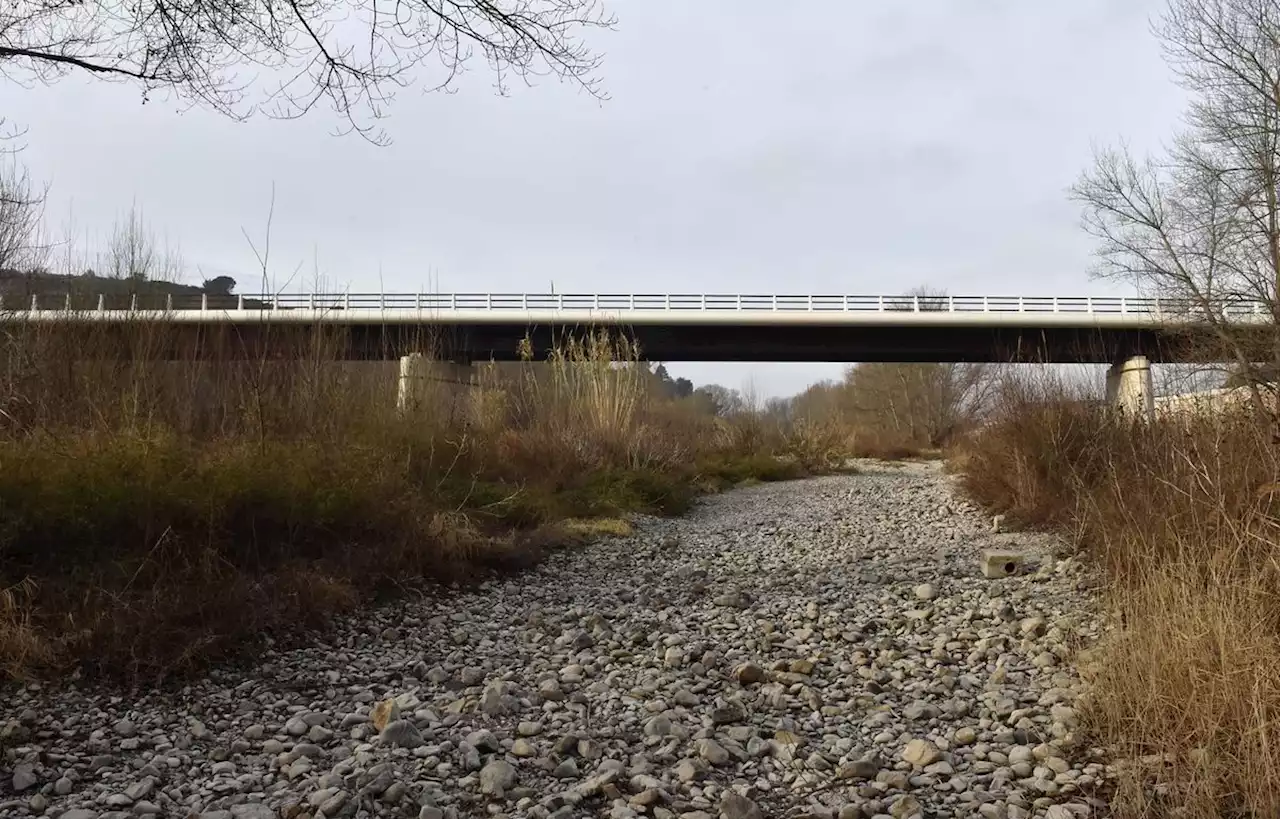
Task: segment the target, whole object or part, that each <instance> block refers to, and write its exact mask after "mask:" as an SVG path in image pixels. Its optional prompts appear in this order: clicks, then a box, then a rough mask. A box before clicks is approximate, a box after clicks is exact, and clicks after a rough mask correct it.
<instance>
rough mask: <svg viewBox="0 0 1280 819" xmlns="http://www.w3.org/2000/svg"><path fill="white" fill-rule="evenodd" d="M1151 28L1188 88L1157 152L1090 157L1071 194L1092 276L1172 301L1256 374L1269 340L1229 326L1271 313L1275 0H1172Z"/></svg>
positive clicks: (1279, 72) (1277, 276)
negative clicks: (1094, 244) (1173, 127)
mask: <svg viewBox="0 0 1280 819" xmlns="http://www.w3.org/2000/svg"><path fill="white" fill-rule="evenodd" d="M1153 28H1154V33H1155V35H1156V36H1157V37H1158V38H1159V40H1160V41H1161V43H1162V46H1163V50H1164V54H1165V57H1166V60H1167V62H1168V63H1169V65H1170V67H1171V68H1172V70H1173V71H1174V73H1175V75H1176V76H1177V78H1178V80H1179V81H1180V83H1181V84H1182V86H1183V87H1184V88H1186V89H1187V90H1188V91H1189V92H1190V94H1191V98H1192V102H1191V106H1190V110H1189V112H1188V116H1187V127H1186V129H1185V130H1184V131H1183V132H1182V133H1181V134H1179V135H1178V137H1177V139H1176V140H1175V142H1174V143H1173V146H1172V148H1171V149H1170V150H1169V151H1167V153H1166V155H1164V156H1162V157H1160V158H1147V159H1140V158H1137V157H1135V156H1133V154H1132V153H1131V152H1130V151H1129V150H1128V149H1127V148H1126V147H1123V146H1122V147H1121V148H1119V149H1107V150H1103V151H1100V152H1099V153H1098V154H1097V156H1096V158H1095V162H1094V165H1093V167H1092V169H1091V170H1089V171H1088V172H1086V173H1085V174H1084V175H1083V176H1082V178H1081V179H1080V181H1079V182H1078V183H1077V184H1076V185H1075V186H1074V187H1073V189H1072V195H1073V197H1074V198H1075V199H1076V200H1077V201H1079V202H1081V203H1082V204H1083V206H1084V224H1085V227H1086V229H1087V230H1089V231H1090V232H1091V233H1092V234H1093V235H1094V236H1096V237H1097V238H1098V239H1099V240H1100V245H1099V249H1098V257H1099V265H1098V269H1097V271H1096V273H1097V275H1099V276H1102V277H1109V278H1117V279H1122V280H1127V281H1132V282H1136V283H1137V284H1138V285H1139V286H1140V287H1142V288H1144V289H1145V290H1147V291H1148V292H1153V293H1154V294H1155V295H1158V296H1162V297H1165V298H1169V299H1171V300H1172V301H1173V302H1174V303H1176V304H1178V305H1180V306H1181V308H1182V309H1185V310H1187V311H1190V312H1192V313H1194V314H1195V315H1196V316H1197V317H1199V318H1200V319H1201V320H1202V321H1203V322H1204V324H1205V325H1206V326H1207V327H1209V328H1210V329H1211V333H1210V335H1211V336H1212V344H1213V345H1214V347H1215V349H1213V350H1210V351H1207V352H1208V353H1210V356H1209V357H1217V358H1222V359H1225V360H1228V361H1230V362H1232V363H1233V365H1234V367H1235V368H1236V370H1237V371H1240V372H1255V371H1257V372H1260V370H1259V369H1258V368H1259V364H1262V365H1267V366H1268V368H1270V367H1269V365H1271V364H1273V363H1274V362H1277V361H1280V335H1277V334H1275V333H1274V332H1269V331H1268V332H1259V330H1258V329H1257V327H1256V326H1255V327H1254V328H1251V329H1246V328H1244V327H1242V324H1241V322H1240V321H1239V318H1240V315H1241V313H1242V312H1244V311H1246V309H1250V308H1248V305H1250V304H1252V303H1254V302H1260V303H1262V304H1263V305H1265V306H1266V310H1265V313H1266V315H1265V316H1264V317H1265V318H1266V319H1268V320H1269V321H1268V325H1269V326H1271V327H1274V325H1275V324H1276V320H1277V319H1280V313H1278V312H1277V307H1278V305H1277V292H1278V291H1280V4H1277V3H1276V2H1275V0H1171V1H1170V4H1169V7H1168V9H1167V11H1166V13H1165V14H1164V15H1163V17H1162V18H1161V19H1160V20H1159V21H1158V22H1157V23H1156V24H1155V25H1154V27H1153ZM1246 380H1247V381H1248V382H1250V383H1251V384H1252V386H1253V389H1254V393H1255V398H1257V399H1258V400H1259V401H1260V400H1261V394H1260V389H1261V387H1260V385H1259V384H1258V382H1259V381H1260V379H1257V378H1246Z"/></svg>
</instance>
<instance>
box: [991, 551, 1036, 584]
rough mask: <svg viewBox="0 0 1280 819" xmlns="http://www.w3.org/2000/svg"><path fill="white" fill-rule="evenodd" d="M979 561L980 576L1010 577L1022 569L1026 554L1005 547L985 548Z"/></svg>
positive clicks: (992, 578) (992, 577)
mask: <svg viewBox="0 0 1280 819" xmlns="http://www.w3.org/2000/svg"><path fill="white" fill-rule="evenodd" d="M980 563H981V566H982V576H983V577H986V578H989V579H991V580H995V579H998V578H1001V577H1012V576H1013V575H1015V574H1017V573H1019V572H1020V571H1022V567H1023V564H1024V563H1026V556H1025V555H1023V554H1022V553H1020V552H1011V551H1008V550H1007V549H987V550H985V551H983V553H982V559H981V562H980Z"/></svg>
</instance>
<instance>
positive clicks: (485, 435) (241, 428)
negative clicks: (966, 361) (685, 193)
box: [0, 324, 841, 679]
mask: <svg viewBox="0 0 1280 819" xmlns="http://www.w3.org/2000/svg"><path fill="white" fill-rule="evenodd" d="M216 334H217V333H216V332H213V331H211V335H216ZM165 335H166V331H165V330H164V329H163V328H161V327H157V326H154V325H143V324H139V325H138V326H136V327H133V328H130V329H129V331H128V332H125V333H114V334H111V335H109V336H108V335H107V334H105V333H104V334H103V335H102V337H100V338H96V339H93V340H91V341H92V343H91V344H90V345H88V346H87V347H84V348H76V349H70V348H68V346H67V339H68V338H69V336H67V335H64V334H62V333H60V332H59V329H58V328H57V327H42V328H34V327H28V328H17V327H11V328H10V329H9V331H8V332H7V333H6V334H5V335H4V337H3V338H0V353H2V357H0V588H3V589H6V591H5V592H4V594H3V596H0V604H2V605H0V665H3V666H4V668H5V670H6V672H7V673H9V674H21V673H38V672H39V671H41V670H49V669H52V668H61V667H65V666H67V665H75V666H77V667H79V668H80V669H82V670H84V671H85V672H91V673H104V674H110V675H115V676H125V677H131V678H145V679H154V678H158V677H164V676H167V675H171V674H181V673H184V672H189V671H193V670H196V669H199V668H201V667H203V666H204V665H205V664H207V663H209V662H211V661H217V660H220V659H225V658H230V657H234V656H237V655H239V654H241V653H242V652H243V651H244V650H245V649H246V648H250V647H252V646H253V645H255V644H257V643H259V642H260V640H261V638H262V637H263V636H264V635H267V634H275V635H282V634H288V633H292V632H296V631H297V629H298V627H310V626H317V625H320V624H322V623H323V622H324V620H325V618H326V617H327V616H328V615H330V614H332V613H333V612H335V611H341V610H343V609H345V608H348V607H351V606H354V605H356V604H357V603H359V602H360V601H362V600H365V599H367V598H368V597H369V595H371V594H377V593H379V592H383V591H394V590H396V589H398V588H400V587H402V586H404V585H407V584H412V583H415V582H419V581H421V580H423V579H445V580H449V579H458V578H463V577H466V576H469V575H472V574H474V573H475V572H477V571H486V570H490V569H506V568H516V567H520V566H523V565H527V564H528V563H529V562H530V561H533V560H536V559H537V557H538V554H539V551H540V550H541V549H542V548H544V547H545V546H547V545H550V544H554V543H555V542H557V541H563V542H569V541H572V540H574V539H577V538H580V537H581V536H583V534H584V533H590V534H601V533H605V532H611V533H621V532H622V531H624V529H623V527H622V526H620V525H619V524H617V523H611V524H597V525H595V526H590V525H586V524H583V523H582V522H581V519H602V518H604V519H613V518H624V517H626V516H627V515H628V514H630V513H633V512H636V511H648V512H654V513H659V514H663V513H677V512H680V511H682V510H684V509H685V508H687V507H688V506H689V504H690V503H691V502H692V500H693V498H694V497H695V495H696V493H698V492H700V491H706V490H708V489H714V488H718V487H720V486H724V485H726V484H728V483H732V482H737V481H743V480H747V479H762V480H769V479H781V478H789V477H796V476H798V475H802V474H805V473H806V472H807V471H809V470H813V469H819V468H826V467H829V466H832V465H835V464H837V463H838V462H839V461H840V460H841V459H840V458H839V457H838V456H837V454H835V453H832V452H829V451H826V450H825V449H824V447H826V446H827V443H828V442H827V441H826V439H823V438H821V437H815V436H813V435H812V434H809V433H804V434H790V433H788V432H787V431H786V430H783V429H781V428H777V427H773V428H772V429H771V430H770V431H769V434H768V435H766V436H760V435H755V434H752V435H745V434H744V433H743V430H744V429H745V428H746V425H745V423H737V422H735V421H733V420H728V421H726V420H724V419H717V418H715V417H713V416H710V415H708V414H706V413H704V412H701V411H699V410H698V409H697V407H696V406H695V405H694V404H693V403H692V402H690V401H688V400H672V399H670V398H668V397H666V396H665V395H664V394H662V392H661V391H660V390H658V389H656V386H655V382H654V379H653V374H652V373H651V372H650V370H649V368H648V367H646V366H644V365H641V364H638V363H636V362H635V361H634V360H629V358H630V357H631V355H632V353H633V351H630V350H628V349H626V348H625V347H619V346H618V345H616V344H615V343H614V341H613V340H610V339H607V338H594V339H590V340H588V341H586V342H585V343H583V344H581V345H569V346H568V347H566V348H565V349H564V350H562V351H560V352H558V353H557V354H556V355H555V356H553V359H552V361H550V362H548V363H546V364H533V363H530V364H524V365H509V366H505V367H501V368H500V367H496V366H492V367H487V368H482V372H481V373H480V377H479V379H478V381H479V383H478V384H475V385H472V386H466V385H458V384H449V383H446V382H444V381H434V382H432V384H433V385H434V386H433V387H432V388H430V389H428V390H427V392H428V393H429V394H428V395H426V396H423V398H424V403H423V405H422V406H421V407H420V408H419V410H418V411H417V412H415V413H412V414H408V415H405V414H401V413H398V412H397V411H396V406H395V393H396V384H395V375H394V373H395V367H394V364H390V365H388V364H379V363H371V364H353V363H349V362H341V361H339V359H340V357H341V356H340V355H339V353H340V351H341V345H342V343H343V340H342V338H341V337H339V336H335V335H333V334H331V333H327V332H321V331H319V330H317V331H315V332H312V333H310V334H309V335H308V336H306V337H298V336H294V337H291V338H290V339H287V340H283V341H282V343H284V341H287V342H288V343H289V344H291V345H298V346H291V347H289V349H288V350H286V352H287V353H288V355H287V356H286V357H285V358H286V360H284V361H281V360H271V361H268V360H253V359H251V360H247V361H239V362H233V361H219V360H213V361H209V360H206V361H195V360H191V361H177V362H172V361H171V362H159V361H155V360H152V359H149V358H147V357H146V356H143V355H138V354H137V353H138V352H139V351H146V350H149V349H156V348H160V347H167V346H168V343H169V342H168V341H167V340H166V339H165V338H164V336H165ZM207 342H208V343H209V344H211V345H214V346H217V345H219V344H224V345H230V344H233V343H234V341H233V340H227V339H222V340H219V339H215V338H210V339H208V340H207ZM423 346H424V348H427V349H429V345H428V344H426V343H425V341H424V345H423ZM84 349H91V350H93V351H94V353H95V355H94V356H93V357H91V358H90V357H87V356H86V355H85V354H84ZM615 361H621V362H622V363H621V364H615V363H614V362H615ZM573 519H576V520H573ZM562 521H565V522H566V525H565V526H564V527H559V526H557V524H559V523H560V522H562Z"/></svg>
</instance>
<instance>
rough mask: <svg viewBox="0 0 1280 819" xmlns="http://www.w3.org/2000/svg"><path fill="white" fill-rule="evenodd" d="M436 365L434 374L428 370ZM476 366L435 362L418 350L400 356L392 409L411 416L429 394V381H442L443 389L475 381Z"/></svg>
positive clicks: (451, 388) (448, 390)
mask: <svg viewBox="0 0 1280 819" xmlns="http://www.w3.org/2000/svg"><path fill="white" fill-rule="evenodd" d="M435 367H439V370H438V371H437V372H436V373H434V374H433V373H432V369H433V368H435ZM475 380H476V368H475V366H474V365H473V364H472V363H471V362H470V361H467V360H458V361H444V362H437V361H434V360H432V359H430V358H427V357H426V356H425V355H423V354H422V353H409V354H408V355H404V356H401V357H400V378H399V383H398V385H397V389H396V412H398V413H400V414H401V415H412V414H414V413H416V412H419V411H421V410H422V408H423V407H424V406H426V404H427V401H428V399H429V397H430V395H431V394H432V386H433V384H432V382H442V383H443V384H444V385H445V391H446V392H452V391H453V388H454V385H459V384H460V385H463V386H470V385H472V384H474V383H475Z"/></svg>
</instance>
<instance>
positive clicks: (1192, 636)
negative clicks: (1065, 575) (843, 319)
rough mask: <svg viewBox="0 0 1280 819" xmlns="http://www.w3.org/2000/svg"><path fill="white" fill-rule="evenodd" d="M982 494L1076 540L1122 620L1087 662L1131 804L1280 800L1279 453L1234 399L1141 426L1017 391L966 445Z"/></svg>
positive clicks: (1100, 722) (1220, 813)
mask: <svg viewBox="0 0 1280 819" xmlns="http://www.w3.org/2000/svg"><path fill="white" fill-rule="evenodd" d="M957 465H958V467H959V468H960V469H961V470H962V471H963V474H964V478H963V479H964V481H965V484H966V485H967V487H968V488H969V490H970V491H971V492H972V493H973V495H974V496H975V497H976V498H978V499H979V500H982V501H984V502H986V503H987V504H989V505H990V506H992V507H993V508H994V509H996V510H998V511H1002V512H1006V513H1009V514H1010V515H1011V516H1014V517H1016V518H1017V519H1019V520H1021V522H1023V523H1024V524H1028V525H1035V524H1052V525H1054V526H1057V527H1060V528H1061V529H1063V530H1064V531H1066V532H1067V533H1069V534H1072V535H1074V536H1075V537H1077V538H1078V540H1079V543H1080V546H1081V548H1082V549H1083V550H1084V551H1085V553H1086V554H1087V555H1088V556H1090V557H1091V558H1092V559H1093V560H1094V561H1096V563H1097V565H1098V566H1099V568H1100V569H1101V570H1102V571H1103V573H1104V575H1105V578H1106V581H1107V582H1106V586H1105V592H1104V595H1105V601H1106V603H1107V605H1108V608H1109V610H1110V611H1111V612H1112V614H1113V622H1112V625H1113V626H1114V628H1113V629H1112V631H1111V632H1110V634H1109V636H1108V637H1107V638H1106V640H1105V641H1104V643H1103V644H1102V645H1101V646H1100V647H1099V649H1098V651H1097V655H1096V657H1094V658H1093V660H1092V661H1091V662H1090V663H1089V664H1088V666H1089V669H1090V670H1091V682H1092V692H1091V703H1090V707H1089V710H1088V713H1087V716H1088V719H1089V727H1090V729H1091V731H1092V733H1093V735H1094V736H1093V739H1094V740H1095V741H1096V742H1097V743H1098V744H1099V745H1101V746H1103V747H1106V748H1107V749H1108V750H1109V751H1110V753H1111V755H1112V758H1113V759H1115V760H1118V761H1119V769H1120V775H1119V779H1118V783H1117V791H1116V793H1115V795H1114V810H1115V811H1116V815H1117V816H1120V817H1166V816H1168V817H1173V816H1178V817H1183V818H1184V819H1198V818H1199V817H1204V819H1209V817H1224V816H1230V817H1264V816H1277V815H1280V724H1277V722H1276V718H1277V714H1280V490H1278V489H1277V487H1278V486H1280V484H1278V483H1277V480H1278V479H1280V451H1277V449H1276V447H1275V443H1274V439H1273V437H1272V425H1271V423H1270V420H1269V419H1268V418H1266V417H1259V416H1257V415H1254V414H1252V413H1251V412H1249V411H1246V410H1243V409H1240V410H1235V411H1231V412H1227V413H1225V414H1221V415H1208V414H1206V415H1201V416H1197V417H1192V418H1185V419H1181V420H1180V421H1179V422H1178V423H1172V422H1157V423H1154V424H1149V425H1144V424H1135V423H1132V422H1129V421H1125V420H1123V419H1120V418H1117V417H1115V416H1113V415H1110V414H1108V413H1105V412H1103V411H1101V410H1100V409H1098V408H1096V407H1090V406H1088V405H1086V404H1085V403H1083V402H1080V401H1077V400H1074V399H1073V397H1072V396H1070V395H1069V394H1068V393H1067V392H1066V391H1064V390H1061V389H1049V390H1045V389H1044V388H1043V386H1042V387H1041V388H1034V389H1033V388H1030V387H1028V386H1027V385H1025V384H1023V385H1021V386H1019V387H1017V388H1016V389H1011V390H1008V391H1006V393H1005V395H1004V401H1003V405H1002V406H1001V408H1000V411H999V415H998V417H997V419H996V420H995V421H994V423H993V424H992V425H990V426H989V427H987V428H986V429H984V430H983V431H982V432H981V433H980V434H978V435H977V436H976V437H975V438H974V439H973V440H972V441H971V442H970V443H968V444H967V445H966V446H964V447H963V448H962V450H961V451H960V452H959V453H958V458H957Z"/></svg>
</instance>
